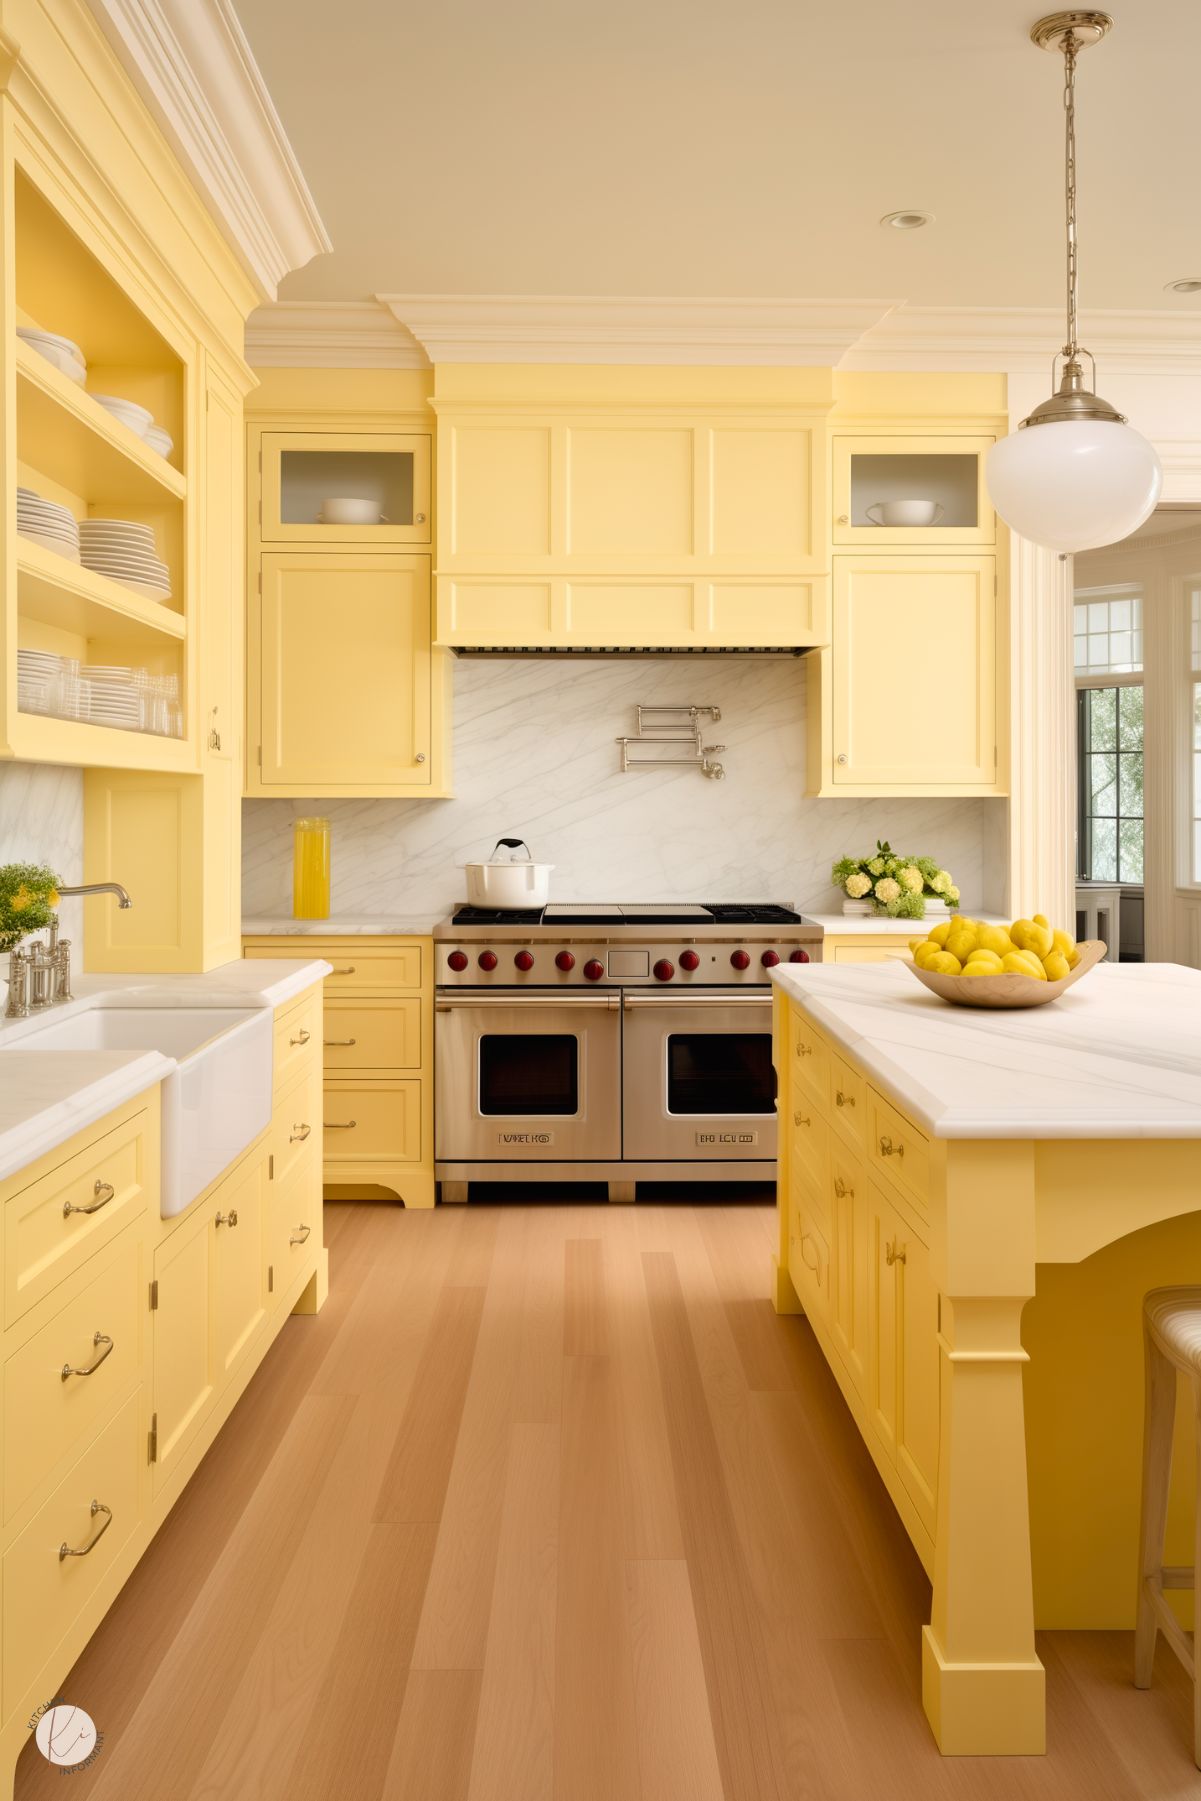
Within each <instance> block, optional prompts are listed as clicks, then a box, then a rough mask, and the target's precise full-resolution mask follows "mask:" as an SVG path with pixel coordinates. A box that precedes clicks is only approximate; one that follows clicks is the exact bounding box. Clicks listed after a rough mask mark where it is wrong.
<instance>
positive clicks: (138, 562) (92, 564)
mask: <svg viewBox="0 0 1201 1801" xmlns="http://www.w3.org/2000/svg"><path fill="white" fill-rule="evenodd" d="M79 551H80V557H81V559H82V562H83V566H84V568H85V569H93V570H95V572H96V574H97V575H105V576H107V577H108V579H109V580H110V581H114V582H120V583H121V584H122V586H123V587H126V588H132V589H133V591H134V593H135V594H145V595H147V596H148V597H149V599H151V600H170V598H171V575H170V571H169V570H168V568H167V565H166V564H165V563H164V562H163V561H162V559H161V557H160V556H159V555H158V551H157V549H156V546H155V542H154V532H153V529H152V528H151V527H150V526H149V525H139V524H138V522H137V521H136V520H134V519H81V520H80V522H79Z"/></svg>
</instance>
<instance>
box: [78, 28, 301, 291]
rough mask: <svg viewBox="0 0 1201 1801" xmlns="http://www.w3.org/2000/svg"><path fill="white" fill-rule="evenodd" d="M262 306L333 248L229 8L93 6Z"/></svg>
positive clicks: (260, 76)
mask: <svg viewBox="0 0 1201 1801" xmlns="http://www.w3.org/2000/svg"><path fill="white" fill-rule="evenodd" d="M89 3H90V5H91V8H92V11H93V13H94V14H95V16H96V18H97V20H98V22H99V24H100V26H101V29H102V30H103V31H104V33H105V35H106V37H107V38H108V40H109V42H110V43H111V44H112V46H113V48H114V50H115V51H116V53H117V56H118V57H119V58H120V60H121V62H122V64H123V65H124V67H125V69H126V71H127V73H128V74H129V76H130V78H131V79H132V81H133V84H134V86H135V87H136V88H137V90H138V92H139V93H140V94H141V96H142V98H143V99H144V101H145V102H146V104H147V106H148V107H149V108H150V111H151V112H152V113H153V115H154V117H155V119H156V120H157V122H158V124H159V126H160V127H161V129H162V131H163V132H164V133H165V135H166V137H167V139H168V141H169V142H170V144H171V146H172V148H173V149H174V151H175V153H176V155H177V156H178V157H179V159H180V161H181V162H182V164H183V166H184V168H185V169H186V170H187V172H188V174H189V175H190V176H191V178H192V180H193V181H194V182H195V184H196V186H197V188H198V189H199V190H200V193H201V195H202V196H203V198H204V200H205V202H206V204H207V205H208V207H209V209H210V211H211V212H212V213H213V215H214V217H215V218H216V220H217V223H218V225H219V226H220V228H221V230H222V232H223V234H224V236H225V237H226V239H227V240H228V242H229V244H230V246H231V248H232V249H233V251H234V253H235V255H236V256H237V257H238V260H239V262H240V263H241V264H242V265H243V267H244V268H245V269H246V271H247V273H248V274H249V275H250V277H251V279H252V280H253V282H254V283H255V286H256V287H257V289H258V291H259V293H260V294H261V295H262V296H263V298H264V299H265V300H273V299H274V298H275V295H276V293H277V292H278V289H279V283H280V282H281V281H282V279H283V277H284V276H285V275H287V274H288V272H289V271H290V270H292V269H300V268H303V267H304V265H305V264H306V263H307V262H310V261H311V260H312V258H313V257H314V256H317V255H318V254H320V252H322V251H325V250H329V249H330V248H331V245H330V240H329V237H328V235H327V233H326V230H325V227H324V225H323V224H322V222H321V217H320V214H319V213H318V211H317V207H316V203H315V202H314V200H313V197H312V195H311V194H310V192H309V189H308V184H307V183H306V181H305V179H304V176H303V174H302V173H301V169H300V165H299V163H298V162H297V160H296V157H295V154H294V153H293V150H292V147H291V145H290V144H289V142H288V138H287V134H286V133H285V131H284V128H283V125H282V123H281V121H280V117H279V114H278V113H277V112H276V110H275V106H274V103H273V101H272V99H271V96H270V94H269V93H268V92H267V88H266V84H265V83H264V81H263V77H262V75H261V74H260V72H259V68H258V65H257V63H256V62H255V60H254V56H253V54H252V52H251V49H250V45H249V44H248V43H247V41H246V37H245V34H244V33H243V31H242V27H241V25H240V24H239V23H238V19H237V15H236V14H235V12H234V10H233V7H232V6H231V5H230V3H229V0H89Z"/></svg>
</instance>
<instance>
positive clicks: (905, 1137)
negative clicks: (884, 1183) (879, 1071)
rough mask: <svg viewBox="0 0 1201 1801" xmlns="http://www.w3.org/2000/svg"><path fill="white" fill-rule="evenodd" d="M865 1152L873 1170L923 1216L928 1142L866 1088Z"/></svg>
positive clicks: (925, 1200)
mask: <svg viewBox="0 0 1201 1801" xmlns="http://www.w3.org/2000/svg"><path fill="white" fill-rule="evenodd" d="M868 1129H869V1134H870V1136H869V1138H868V1152H869V1155H870V1156H871V1159H872V1163H873V1165H874V1167H875V1168H876V1169H877V1170H878V1171H879V1172H880V1173H881V1174H882V1175H885V1176H887V1177H888V1179H889V1181H891V1182H895V1183H896V1185H897V1187H898V1188H900V1189H901V1191H902V1193H904V1194H906V1195H908V1197H909V1199H910V1200H911V1201H913V1202H914V1203H915V1204H916V1205H917V1207H918V1208H920V1210H921V1211H922V1213H925V1212H926V1211H927V1210H928V1206H929V1199H928V1197H929V1192H930V1141H929V1139H928V1138H927V1137H926V1135H925V1133H924V1132H919V1131H918V1129H917V1127H916V1126H915V1125H913V1124H912V1123H911V1121H909V1120H907V1119H906V1118H905V1116H904V1114H903V1113H898V1112H897V1110H896V1108H895V1107H894V1106H893V1105H892V1103H891V1102H890V1101H886V1100H885V1099H884V1096H883V1095H882V1094H880V1093H878V1092H877V1090H876V1089H874V1088H871V1087H869V1088H868Z"/></svg>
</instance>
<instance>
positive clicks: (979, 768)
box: [808, 551, 1003, 796]
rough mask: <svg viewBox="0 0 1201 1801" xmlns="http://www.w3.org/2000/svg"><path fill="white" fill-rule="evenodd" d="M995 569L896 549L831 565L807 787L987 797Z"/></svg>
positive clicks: (812, 660) (814, 662)
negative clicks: (828, 624)
mask: <svg viewBox="0 0 1201 1801" xmlns="http://www.w3.org/2000/svg"><path fill="white" fill-rule="evenodd" d="M997 586H998V578H997V563H996V559H995V558H994V557H991V556H966V555H959V554H955V553H950V552H947V553H944V554H943V555H941V556H935V555H933V554H930V553H924V554H915V553H913V552H903V551H898V552H896V553H895V554H891V555H890V554H882V555H879V556H874V557H866V556H863V557H860V556H838V557H835V559H834V590H833V620H832V628H831V636H830V645H829V648H828V650H821V651H817V652H812V653H811V654H810V657H809V697H808V708H809V721H808V729H809V750H808V771H809V789H810V792H811V793H817V794H845V795H848V796H850V795H856V794H865V795H866V794H878V795H888V794H896V795H900V794H915V795H920V794H930V795H936V794H995V793H1000V792H1003V784H1002V783H1001V781H1000V772H999V743H998V683H999V671H998V653H997Z"/></svg>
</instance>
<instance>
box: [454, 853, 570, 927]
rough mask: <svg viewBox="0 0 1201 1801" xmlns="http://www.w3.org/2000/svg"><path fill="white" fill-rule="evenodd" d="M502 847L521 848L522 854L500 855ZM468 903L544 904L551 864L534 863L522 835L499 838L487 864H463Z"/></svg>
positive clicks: (494, 904)
mask: <svg viewBox="0 0 1201 1801" xmlns="http://www.w3.org/2000/svg"><path fill="white" fill-rule="evenodd" d="M501 850H508V851H514V852H515V851H524V852H525V855H524V857H520V858H514V857H509V858H501V857H500V856H499V855H498V853H499V852H500V851H501ZM463 868H464V869H465V870H466V872H467V904H468V906H471V907H499V908H501V909H502V910H504V909H508V908H512V909H516V908H519V907H545V905H546V903H547V901H548V900H549V898H550V872H551V870H552V869H553V868H554V864H553V863H535V862H534V861H533V859H532V858H531V857H530V850H529V846H528V844H526V843H525V841H524V840H523V839H521V838H498V839H497V842H496V848H495V849H494V850H493V852H492V855H491V857H490V858H489V859H488V861H487V862H486V863H464V865H463Z"/></svg>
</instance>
